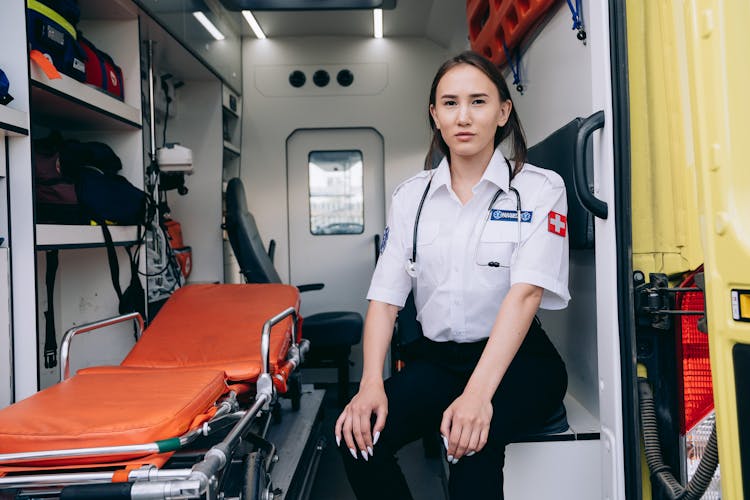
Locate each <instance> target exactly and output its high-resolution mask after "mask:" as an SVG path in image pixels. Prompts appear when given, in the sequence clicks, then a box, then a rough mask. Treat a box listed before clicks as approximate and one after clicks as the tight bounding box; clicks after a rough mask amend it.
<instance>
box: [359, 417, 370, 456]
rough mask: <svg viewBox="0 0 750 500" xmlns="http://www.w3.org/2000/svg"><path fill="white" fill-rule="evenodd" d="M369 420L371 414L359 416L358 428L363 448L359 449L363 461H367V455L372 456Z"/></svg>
mask: <svg viewBox="0 0 750 500" xmlns="http://www.w3.org/2000/svg"><path fill="white" fill-rule="evenodd" d="M370 419H371V414H370V415H368V414H366V413H363V414H362V415H361V416H360V428H361V429H362V440H363V441H364V447H363V448H360V449H361V450H362V455H363V456H364V459H365V460H367V456H368V455H369V456H372V429H371V428H370V421H371V420H370Z"/></svg>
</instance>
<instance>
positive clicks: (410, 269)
mask: <svg viewBox="0 0 750 500" xmlns="http://www.w3.org/2000/svg"><path fill="white" fill-rule="evenodd" d="M505 164H506V165H508V187H509V190H510V191H512V192H513V194H515V195H516V224H517V226H518V240H517V243H520V242H521V217H522V211H521V195H520V194H519V193H518V190H517V189H516V188H514V187H513V186H511V185H510V181H511V180H513V169H512V168H511V166H510V161H508V159H507V158H505ZM433 175H434V174H433ZM431 185H432V175H431V176H430V179H429V181H427V186H425V188H424V193H422V199H421V200H419V206H418V207H417V216H416V217H415V219H414V233H413V235H412V246H411V259H409V260H408V261H407V262H406V273H407V274H408V275H409V276H411V277H412V278H416V277H417V234H418V231H419V218H420V217H421V216H422V207H423V206H424V202H425V199H427V193H429V192H430V186H431ZM502 193H503V190H502V188H501V189H498V190H497V191H496V192H495V195H494V196H493V197H492V200H490V204H489V205H488V206H487V217H485V218H484V222H483V224H482V230H481V232H480V233H479V239H481V235H482V233H483V232H484V228H485V226H486V225H487V222H488V221H489V220H490V217H491V216H492V207H494V206H495V202H496V201H497V199H498V198H499V197H500V195H501V194H502ZM478 249H479V240H477V245H476V248H474V260H475V261H476V260H477V251H478ZM517 251H518V245H517V244H516V248H515V249H514V250H513V256H512V257H511V262H512V261H513V260H514V258H515V254H516V252H517ZM477 264H478V265H483V266H489V267H506V266H504V265H502V264H501V263H499V262H497V261H489V262H486V263H479V262H477Z"/></svg>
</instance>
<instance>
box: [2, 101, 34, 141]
mask: <svg viewBox="0 0 750 500" xmlns="http://www.w3.org/2000/svg"><path fill="white" fill-rule="evenodd" d="M0 133H2V134H3V135H29V115H28V113H24V112H23V111H18V110H17V109H13V108H9V107H8V106H3V105H0Z"/></svg>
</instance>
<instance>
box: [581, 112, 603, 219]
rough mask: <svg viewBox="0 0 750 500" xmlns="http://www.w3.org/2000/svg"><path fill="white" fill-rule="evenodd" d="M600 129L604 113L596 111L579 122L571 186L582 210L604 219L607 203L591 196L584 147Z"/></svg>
mask: <svg viewBox="0 0 750 500" xmlns="http://www.w3.org/2000/svg"><path fill="white" fill-rule="evenodd" d="M602 127H604V111H597V112H596V113H594V114H593V115H591V116H589V117H588V118H586V119H584V120H583V122H581V126H580V127H579V128H578V135H577V136H576V148H575V156H574V157H573V185H574V187H575V190H576V197H577V198H578V201H580V202H581V205H583V208H585V209H586V210H588V211H589V212H591V213H592V214H593V215H594V216H595V217H599V218H600V219H606V218H607V215H608V213H609V210H608V207H607V203H606V202H604V201H602V200H600V199H599V198H597V197H596V196H594V195H593V194H591V191H590V190H589V179H588V171H587V170H586V146H587V145H588V142H589V139H591V135H592V134H593V133H594V131H595V130H598V129H600V128H602Z"/></svg>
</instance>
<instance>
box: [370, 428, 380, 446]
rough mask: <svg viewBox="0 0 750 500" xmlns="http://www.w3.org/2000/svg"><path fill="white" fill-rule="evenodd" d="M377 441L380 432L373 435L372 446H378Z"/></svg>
mask: <svg viewBox="0 0 750 500" xmlns="http://www.w3.org/2000/svg"><path fill="white" fill-rule="evenodd" d="M378 439H380V431H378V432H376V433H375V439H373V440H372V445H373V446H375V445H376V444H378Z"/></svg>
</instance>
